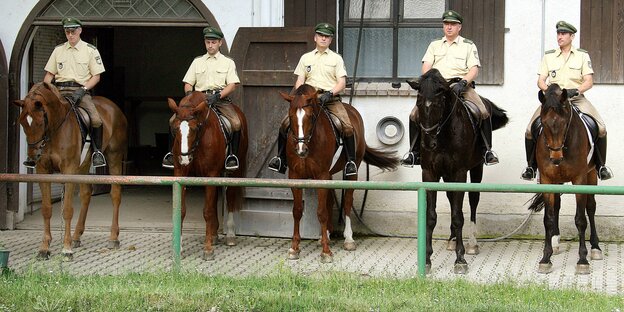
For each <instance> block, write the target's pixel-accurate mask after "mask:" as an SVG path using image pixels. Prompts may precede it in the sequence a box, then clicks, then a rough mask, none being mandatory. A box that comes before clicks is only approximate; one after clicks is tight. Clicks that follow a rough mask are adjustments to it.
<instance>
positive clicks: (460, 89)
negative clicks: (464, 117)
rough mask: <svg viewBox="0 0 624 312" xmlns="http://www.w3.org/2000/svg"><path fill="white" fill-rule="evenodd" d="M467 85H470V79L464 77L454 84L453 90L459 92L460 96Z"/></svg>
mask: <svg viewBox="0 0 624 312" xmlns="http://www.w3.org/2000/svg"><path fill="white" fill-rule="evenodd" d="M466 86H468V81H466V80H465V79H462V80H461V81H458V82H457V83H456V84H454V85H453V86H452V87H451V90H452V91H453V93H455V94H457V96H460V95H461V94H462V93H464V90H466Z"/></svg>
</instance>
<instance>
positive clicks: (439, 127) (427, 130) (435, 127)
mask: <svg viewBox="0 0 624 312" xmlns="http://www.w3.org/2000/svg"><path fill="white" fill-rule="evenodd" d="M453 94H455V93H453ZM457 102H459V96H457V95H455V101H454V102H453V107H451V110H450V112H449V113H448V115H447V116H446V118H445V119H444V120H443V121H442V122H438V123H437V124H435V125H433V126H431V127H429V128H427V127H425V126H423V124H422V122H421V121H420V120H419V121H418V126H420V129H421V130H422V131H423V132H425V134H426V135H431V132H432V131H433V130H436V132H435V134H433V136H434V137H437V136H438V134H440V132H441V131H442V128H443V127H444V125H446V123H448V121H449V120H450V119H451V115H452V114H453V112H454V111H455V107H456V106H457Z"/></svg>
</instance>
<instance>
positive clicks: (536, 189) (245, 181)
mask: <svg viewBox="0 0 624 312" xmlns="http://www.w3.org/2000/svg"><path fill="white" fill-rule="evenodd" d="M0 181H3V182H51V183H65V182H70V183H90V184H121V185H172V188H173V190H172V192H173V195H172V196H173V207H172V209H173V213H172V215H173V217H172V221H173V241H172V246H173V260H174V261H173V263H174V264H173V270H179V269H180V267H181V262H180V235H181V228H182V227H181V223H182V220H181V219H182V218H181V209H182V202H181V200H182V186H206V185H212V186H241V187H275V188H291V187H296V188H325V189H356V190H394V191H417V192H418V237H426V226H425V224H426V219H427V218H426V217H427V197H426V191H477V192H495V193H568V194H574V193H578V194H601V195H624V186H599V185H553V184H488V183H433V182H388V181H342V180H340V181H334V180H288V179H249V178H198V177H156V176H92V175H48V174H28V175H23V174H0ZM425 256H426V246H425V240H424V239H418V273H419V275H421V276H425Z"/></svg>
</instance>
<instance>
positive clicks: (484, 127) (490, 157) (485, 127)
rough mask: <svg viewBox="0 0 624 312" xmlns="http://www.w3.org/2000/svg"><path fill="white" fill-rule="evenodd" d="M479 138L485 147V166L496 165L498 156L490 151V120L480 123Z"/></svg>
mask: <svg viewBox="0 0 624 312" xmlns="http://www.w3.org/2000/svg"><path fill="white" fill-rule="evenodd" d="M481 138H483V144H484V145H485V149H486V151H485V155H484V156H483V158H484V159H485V165H486V166H491V165H496V164H498V156H497V155H496V153H494V151H492V120H491V119H490V118H488V119H485V120H483V121H482V122H481Z"/></svg>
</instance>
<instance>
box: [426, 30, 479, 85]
mask: <svg viewBox="0 0 624 312" xmlns="http://www.w3.org/2000/svg"><path fill="white" fill-rule="evenodd" d="M422 62H423V63H424V62H429V63H431V64H433V66H432V67H433V68H435V69H437V70H439V71H440V74H442V77H444V78H445V79H447V80H450V79H452V78H458V77H459V78H461V77H464V76H465V75H466V74H468V72H469V71H470V69H471V68H472V67H473V66H479V67H481V62H480V61H479V52H477V46H476V45H475V44H474V43H473V42H472V41H470V40H468V39H466V38H464V37H462V36H457V38H455V40H454V41H452V42H447V41H446V37H444V38H442V39H439V40H435V41H433V42H431V43H430V44H429V47H428V48H427V52H425V56H423V59H422Z"/></svg>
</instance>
